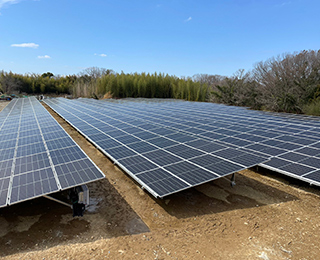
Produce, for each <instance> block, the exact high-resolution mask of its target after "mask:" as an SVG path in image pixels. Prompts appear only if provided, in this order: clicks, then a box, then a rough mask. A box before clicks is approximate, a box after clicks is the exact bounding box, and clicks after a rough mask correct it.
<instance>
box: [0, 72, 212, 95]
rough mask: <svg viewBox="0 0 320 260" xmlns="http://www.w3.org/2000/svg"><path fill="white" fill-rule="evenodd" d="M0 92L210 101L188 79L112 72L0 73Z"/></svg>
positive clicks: (205, 87) (206, 92) (202, 85)
mask: <svg viewBox="0 0 320 260" xmlns="http://www.w3.org/2000/svg"><path fill="white" fill-rule="evenodd" d="M0 91H3V92H5V93H12V92H19V93H26V94H40V93H41V94H58V95H59V94H72V95H73V96H74V97H94V98H102V97H104V96H105V95H107V96H108V97H114V98H126V97H144V98H176V99H185V100H190V101H206V100H208V99H209V93H210V91H209V88H208V85H207V84H206V83H205V82H203V83H200V82H197V81H194V80H192V79H191V78H182V79H181V78H178V77H175V76H169V75H164V74H161V73H160V74H157V73H154V74H149V73H148V74H146V73H141V74H138V73H134V74H125V73H123V72H122V73H121V74H119V73H115V72H114V71H112V70H106V69H101V68H96V67H93V68H88V69H86V70H84V71H83V72H81V73H79V74H78V75H70V76H64V77H62V76H54V75H53V74H52V73H50V72H47V73H44V74H42V75H36V74H32V75H20V74H14V73H12V72H9V73H7V72H4V71H2V72H0Z"/></svg>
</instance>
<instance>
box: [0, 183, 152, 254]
mask: <svg viewBox="0 0 320 260" xmlns="http://www.w3.org/2000/svg"><path fill="white" fill-rule="evenodd" d="M88 186H89V189H90V199H91V202H92V203H93V205H91V206H90V207H89V208H88V210H86V211H85V214H84V216H83V217H72V209H71V208H69V207H67V206H64V205H61V204H59V203H57V202H54V201H51V200H48V199H45V198H38V199H34V200H30V201H26V202H23V203H19V204H16V205H12V206H9V207H6V208H1V209H0V258H1V257H2V256H7V255H11V254H15V253H19V252H20V253H21V252H28V251H35V250H43V249H45V248H50V247H53V246H57V245H60V244H70V243H86V242H92V241H95V240H98V239H101V238H112V237H119V236H126V235H130V234H139V233H145V232H149V228H148V227H147V225H146V224H145V223H144V222H143V221H142V220H141V218H140V217H139V216H138V215H137V214H136V213H135V212H134V211H133V210H132V208H131V207H130V206H129V204H128V203H127V202H126V201H125V200H124V199H123V198H122V197H121V196H120V194H119V193H118V192H117V191H116V190H115V188H114V187H113V186H112V185H111V184H110V183H109V182H108V180H106V179H104V180H100V181H97V182H94V183H90V184H88ZM92 206H93V207H92ZM90 211H91V212H90Z"/></svg>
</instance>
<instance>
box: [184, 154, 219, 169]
mask: <svg viewBox="0 0 320 260" xmlns="http://www.w3.org/2000/svg"><path fill="white" fill-rule="evenodd" d="M222 161H223V159H221V158H218V157H216V156H213V155H210V154H206V155H203V156H199V157H196V158H193V159H191V160H190V162H193V163H195V164H197V165H199V166H202V167H203V166H205V165H209V164H214V163H218V162H222Z"/></svg>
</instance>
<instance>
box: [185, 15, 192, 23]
mask: <svg viewBox="0 0 320 260" xmlns="http://www.w3.org/2000/svg"><path fill="white" fill-rule="evenodd" d="M191 20H192V17H191V16H190V17H189V18H188V19H187V20H184V21H185V22H186V23H187V22H190V21H191Z"/></svg>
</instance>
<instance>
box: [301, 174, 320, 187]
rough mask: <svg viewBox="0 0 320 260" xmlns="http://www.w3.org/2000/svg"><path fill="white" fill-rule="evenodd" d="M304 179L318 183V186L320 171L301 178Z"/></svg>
mask: <svg viewBox="0 0 320 260" xmlns="http://www.w3.org/2000/svg"><path fill="white" fill-rule="evenodd" d="M303 177H304V178H307V179H309V180H312V181H315V182H318V184H320V171H314V172H312V173H309V174H307V175H304V176H303Z"/></svg>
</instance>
